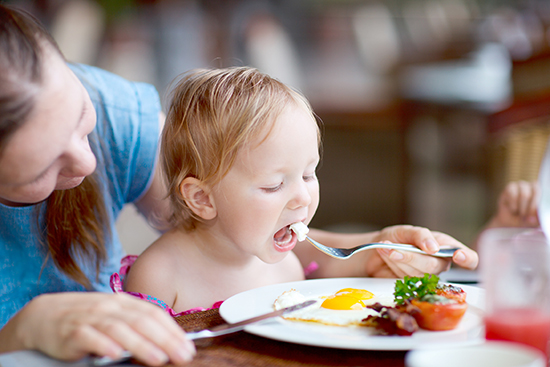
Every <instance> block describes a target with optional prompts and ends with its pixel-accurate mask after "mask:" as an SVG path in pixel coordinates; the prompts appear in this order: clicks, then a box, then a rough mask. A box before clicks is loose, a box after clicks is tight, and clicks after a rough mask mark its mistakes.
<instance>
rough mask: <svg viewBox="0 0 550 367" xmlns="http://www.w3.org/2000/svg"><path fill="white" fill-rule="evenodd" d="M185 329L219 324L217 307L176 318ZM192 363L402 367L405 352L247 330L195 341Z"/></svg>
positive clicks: (221, 366)
mask: <svg viewBox="0 0 550 367" xmlns="http://www.w3.org/2000/svg"><path fill="white" fill-rule="evenodd" d="M176 321H177V322H178V324H180V325H181V326H182V328H183V329H184V330H186V331H198V330H202V329H205V328H209V327H212V326H215V325H219V324H222V323H223V322H224V321H223V319H222V318H221V316H220V314H219V312H218V310H217V309H216V310H209V311H203V312H199V313H195V314H191V315H185V316H180V317H177V318H176ZM196 346H197V355H196V356H195V358H194V359H193V361H192V362H191V363H190V364H189V366H190V367H195V366H208V367H210V366H217V367H225V366H227V367H230V366H231V367H234V366H252V367H254V366H281V367H283V366H284V367H291V366H372V367H378V366H380V367H382V366H384V367H394V366H396V367H397V366H399V367H403V366H404V365H405V354H406V352H405V351H368V350H347V349H346V350H345V349H333V348H322V347H312V346H307V345H299V344H293V343H286V342H280V341H276V340H271V339H267V338H263V337H259V336H256V335H253V334H249V333H247V332H244V331H241V332H238V333H234V334H230V335H225V336H221V337H216V338H209V339H202V340H196Z"/></svg>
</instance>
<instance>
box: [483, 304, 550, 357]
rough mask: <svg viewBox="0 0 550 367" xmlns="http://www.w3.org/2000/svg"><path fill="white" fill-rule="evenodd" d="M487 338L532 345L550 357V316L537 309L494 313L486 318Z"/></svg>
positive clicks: (517, 309) (516, 309)
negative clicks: (549, 347)
mask: <svg viewBox="0 0 550 367" xmlns="http://www.w3.org/2000/svg"><path fill="white" fill-rule="evenodd" d="M485 338H486V339H490V340H508V341H513V342H518V343H522V344H527V345H531V346H533V347H535V348H537V349H539V350H541V351H543V352H544V353H545V354H546V357H547V358H548V357H549V350H548V345H549V342H550V315H549V314H548V313H544V312H543V311H541V310H539V309H536V308H511V309H504V310H497V311H494V312H493V313H492V314H490V315H489V316H487V317H486V318H485Z"/></svg>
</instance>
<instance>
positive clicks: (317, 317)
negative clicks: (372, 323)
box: [273, 288, 393, 326]
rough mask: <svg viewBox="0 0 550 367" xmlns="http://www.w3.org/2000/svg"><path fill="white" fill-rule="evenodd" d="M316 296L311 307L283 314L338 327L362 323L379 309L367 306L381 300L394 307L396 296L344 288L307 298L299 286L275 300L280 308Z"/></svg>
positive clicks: (291, 317) (275, 306) (275, 303)
mask: <svg viewBox="0 0 550 367" xmlns="http://www.w3.org/2000/svg"><path fill="white" fill-rule="evenodd" d="M310 299H314V300H316V301H317V302H316V303H315V304H313V305H311V306H309V307H306V308H303V309H300V310H297V311H294V312H292V313H289V314H287V315H285V316H283V318H284V319H287V320H292V321H306V322H314V323H320V324H324V325H334V326H352V325H361V324H362V320H363V319H365V318H366V317H368V316H369V315H378V312H376V311H374V310H371V309H369V308H367V307H366V306H368V305H371V304H374V303H376V302H379V303H381V304H383V305H388V306H390V305H391V306H393V295H387V296H381V295H374V294H373V293H371V292H369V291H367V290H365V289H356V288H344V289H340V290H339V291H337V292H334V293H332V294H329V295H323V296H316V297H306V296H304V295H303V294H302V293H300V292H299V291H297V290H296V289H291V290H288V291H285V292H284V293H283V294H281V295H280V296H279V297H277V299H276V300H275V302H274V304H273V307H274V308H275V309H276V310H279V309H281V308H285V307H289V306H293V305H295V304H298V303H301V302H305V301H307V300H310Z"/></svg>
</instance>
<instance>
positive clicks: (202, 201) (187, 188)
mask: <svg viewBox="0 0 550 367" xmlns="http://www.w3.org/2000/svg"><path fill="white" fill-rule="evenodd" d="M180 193H181V195H182V196H183V200H185V202H186V203H187V206H189V208H191V210H192V211H193V213H195V214H196V215H198V216H199V217H201V218H202V219H205V220H210V219H214V218H216V215H217V214H218V213H217V211H216V208H215V206H214V201H213V200H212V198H211V196H210V190H209V188H208V187H207V186H206V185H205V184H204V183H203V182H202V181H200V180H198V179H196V178H194V177H186V178H185V179H184V180H183V181H182V182H181V184H180Z"/></svg>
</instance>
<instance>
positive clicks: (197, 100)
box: [161, 67, 316, 229]
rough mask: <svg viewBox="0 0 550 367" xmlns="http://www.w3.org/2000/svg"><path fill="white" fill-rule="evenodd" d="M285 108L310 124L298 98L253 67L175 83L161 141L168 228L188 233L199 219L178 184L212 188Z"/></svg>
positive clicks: (201, 72) (195, 73) (191, 75)
mask: <svg viewBox="0 0 550 367" xmlns="http://www.w3.org/2000/svg"><path fill="white" fill-rule="evenodd" d="M289 103H295V104H296V105H302V106H304V107H305V108H306V109H307V110H308V111H309V112H310V113H311V116H312V118H313V119H314V120H316V119H315V117H314V114H313V111H312V109H311V106H310V104H309V102H308V101H307V100H306V98H305V97H304V96H302V95H301V94H300V93H298V92H296V91H295V90H293V89H291V88H290V87H288V86H286V85H285V84H283V83H281V82H280V81H278V80H276V79H274V78H272V77H270V76H268V75H266V74H263V73H261V72H259V71H258V70H256V69H254V68H250V67H233V68H226V69H213V70H208V69H196V70H192V71H190V72H188V73H186V74H185V75H184V77H183V78H182V79H181V80H179V81H178V82H177V84H176V86H175V87H174V89H173V91H172V93H171V103H170V107H169V110H168V114H167V118H166V125H165V127H164V130H163V133H162V142H161V157H162V158H161V162H162V168H163V171H164V178H165V179H166V182H167V185H168V197H169V199H170V205H171V209H172V215H171V224H172V225H175V226H183V227H184V228H186V229H193V228H195V225H196V222H197V221H200V220H201V218H199V217H197V216H196V215H195V214H194V213H193V211H192V210H191V209H190V208H189V207H188V206H187V204H186V203H185V201H184V199H183V196H182V194H181V192H180V185H181V183H182V181H183V180H184V179H185V178H186V177H194V178H197V179H199V180H200V181H202V182H204V183H206V184H207V185H209V186H210V187H211V186H212V185H215V184H216V183H218V182H219V181H220V180H221V179H222V178H223V177H224V176H225V175H226V174H227V172H228V171H229V170H230V168H231V167H232V166H233V163H234V161H235V158H236V156H237V154H238V152H239V151H240V149H241V148H243V147H244V146H246V145H247V144H248V143H250V142H252V141H254V139H257V138H259V137H260V134H262V133H263V134H265V136H267V135H268V134H269V132H270V130H271V128H272V126H273V122H274V121H275V120H276V119H277V117H278V116H279V115H280V114H281V113H282V112H283V110H284V109H285V107H287V106H288V104H289ZM264 139H265V137H264Z"/></svg>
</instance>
